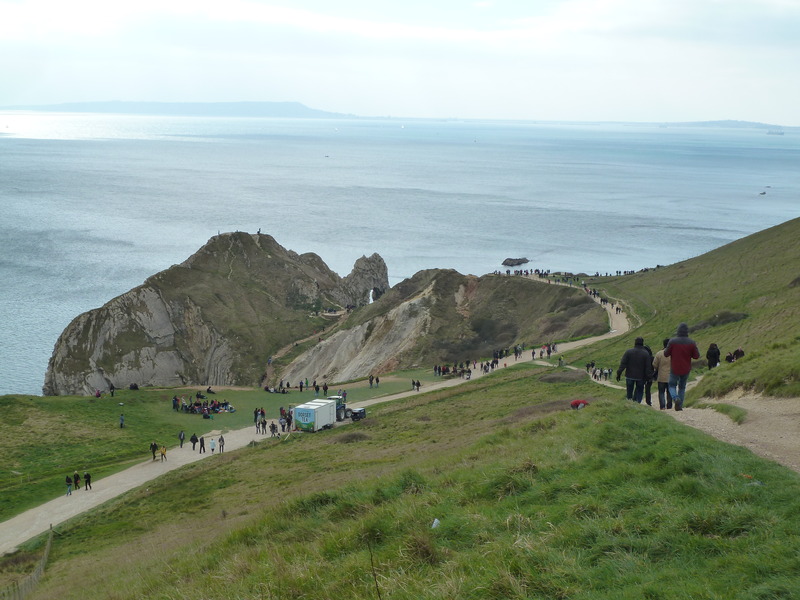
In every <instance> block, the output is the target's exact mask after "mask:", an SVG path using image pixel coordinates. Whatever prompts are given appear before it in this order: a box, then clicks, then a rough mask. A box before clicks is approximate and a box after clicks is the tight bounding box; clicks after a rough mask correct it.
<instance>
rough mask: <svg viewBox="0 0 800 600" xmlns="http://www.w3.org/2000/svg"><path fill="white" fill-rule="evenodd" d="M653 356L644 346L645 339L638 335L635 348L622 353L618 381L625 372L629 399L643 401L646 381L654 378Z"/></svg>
mask: <svg viewBox="0 0 800 600" xmlns="http://www.w3.org/2000/svg"><path fill="white" fill-rule="evenodd" d="M652 360H653V358H652V356H651V355H650V353H649V352H648V351H647V350H646V349H645V347H644V339H643V338H640V337H637V338H636V340H635V342H634V344H633V348H629V349H628V350H626V351H625V354H623V355H622V360H621V361H620V363H619V368H618V369H617V381H619V380H620V378H621V377H622V373H623V372H624V373H625V385H626V395H625V397H626V398H627V399H628V400H633V401H634V402H637V403H639V404H641V403H642V395H643V394H644V382H645V381H647V380H648V379H652V378H653V363H652Z"/></svg>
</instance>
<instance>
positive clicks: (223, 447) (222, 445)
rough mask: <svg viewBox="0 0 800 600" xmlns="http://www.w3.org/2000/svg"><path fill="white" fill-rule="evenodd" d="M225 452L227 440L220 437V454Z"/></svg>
mask: <svg viewBox="0 0 800 600" xmlns="http://www.w3.org/2000/svg"><path fill="white" fill-rule="evenodd" d="M223 452H225V438H224V437H222V436H219V453H220V454H222V453H223Z"/></svg>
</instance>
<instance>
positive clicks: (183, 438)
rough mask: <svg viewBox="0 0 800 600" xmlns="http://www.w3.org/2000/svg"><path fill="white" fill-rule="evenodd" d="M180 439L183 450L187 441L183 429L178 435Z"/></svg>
mask: <svg viewBox="0 0 800 600" xmlns="http://www.w3.org/2000/svg"><path fill="white" fill-rule="evenodd" d="M178 439H179V440H180V441H181V448H183V440H185V439H186V434H185V433H183V429H181V432H180V433H179V434H178Z"/></svg>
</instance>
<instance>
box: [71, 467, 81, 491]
mask: <svg viewBox="0 0 800 600" xmlns="http://www.w3.org/2000/svg"><path fill="white" fill-rule="evenodd" d="M72 481H74V482H75V491H78V490H79V489H81V474H80V473H78V469H75V472H74V473H73V474H72Z"/></svg>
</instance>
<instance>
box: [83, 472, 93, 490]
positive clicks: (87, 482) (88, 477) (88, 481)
mask: <svg viewBox="0 0 800 600" xmlns="http://www.w3.org/2000/svg"><path fill="white" fill-rule="evenodd" d="M83 489H84V490H90V489H92V474H91V473H89V471H84V472H83Z"/></svg>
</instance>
